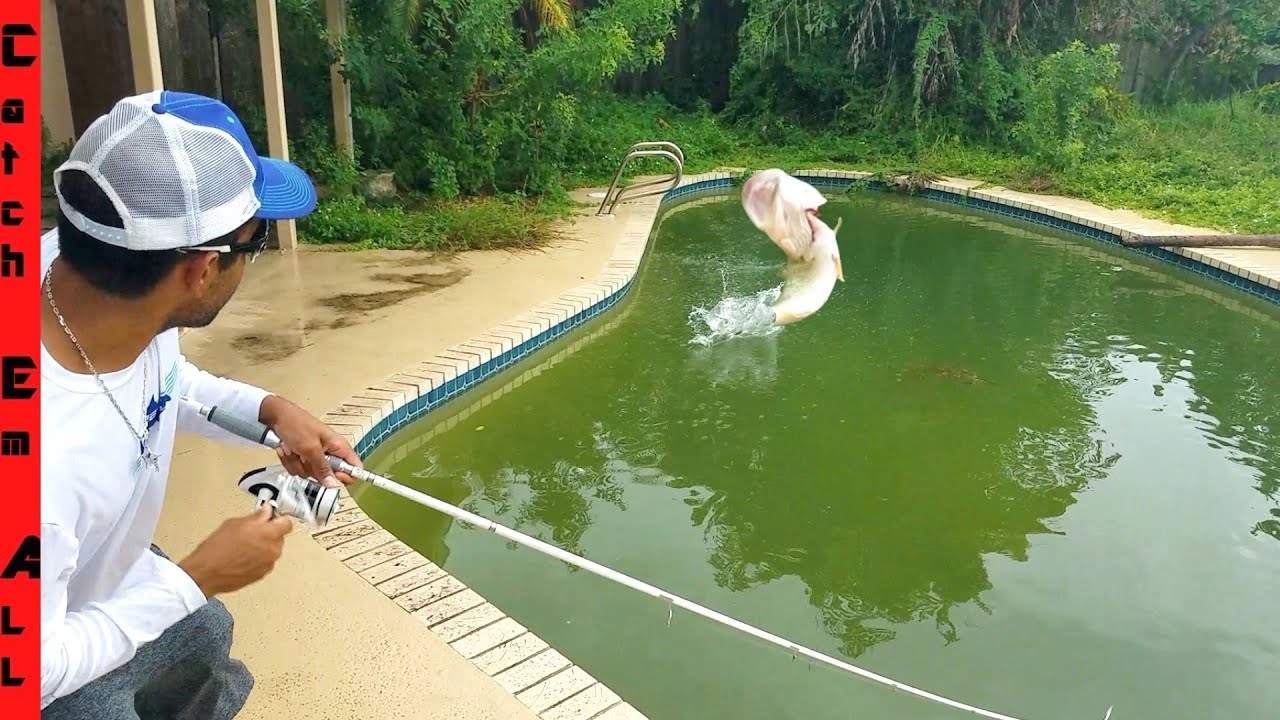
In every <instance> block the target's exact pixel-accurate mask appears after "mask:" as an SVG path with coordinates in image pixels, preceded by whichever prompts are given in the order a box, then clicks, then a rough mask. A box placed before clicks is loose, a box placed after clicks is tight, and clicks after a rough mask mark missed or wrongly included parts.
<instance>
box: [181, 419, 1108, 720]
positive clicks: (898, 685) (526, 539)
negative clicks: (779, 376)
mask: <svg viewBox="0 0 1280 720" xmlns="http://www.w3.org/2000/svg"><path fill="white" fill-rule="evenodd" d="M181 400H182V402H184V403H186V404H187V405H189V406H190V407H191V409H193V410H195V411H196V412H197V413H199V414H200V416H202V417H204V418H205V419H206V420H208V421H209V422H211V423H213V424H214V425H216V426H218V427H221V428H222V429H224V430H226V431H228V432H230V433H232V434H234V435H237V436H239V437H242V438H244V439H246V440H249V441H251V442H255V443H259V444H262V445H265V446H266V447H269V448H273V449H274V448H277V447H279V446H280V439H279V438H278V437H276V435H275V433H273V432H272V431H271V430H270V428H268V427H267V426H265V425H263V424H262V423H259V422H257V421H255V420H248V419H245V418H241V417H236V416H234V415H229V414H227V413H224V412H220V411H219V410H218V408H216V407H208V406H205V405H201V404H199V403H196V402H193V401H191V400H189V399H187V398H185V397H184V398H181ZM326 457H327V458H328V460H329V464H330V466H332V468H333V470H334V471H335V472H343V473H347V474H348V475H350V476H351V477H353V478H355V479H357V480H360V481H362V482H365V483H368V484H369V485H373V486H374V487H377V488H381V489H383V490H386V491H387V492H390V493H392V494H395V495H399V496H400V497H402V498H404V499H406V500H409V501H410V502H413V503H416V504H418V505H423V506H425V507H429V508H431V509H432V510H437V511H439V512H442V513H444V514H445V515H448V516H450V517H452V518H454V519H457V520H460V521H462V522H464V523H467V524H469V525H473V526H475V527H478V528H481V529H484V530H488V531H490V532H492V533H494V534H495V535H497V536H499V537H502V538H504V539H507V540H510V541H512V542H514V543H517V544H520V545H523V546H525V547H527V548H529V549H531V550H534V551H536V552H539V553H542V554H543V555H547V556H549V557H552V558H555V559H557V560H560V561H562V562H565V563H568V564H569V565H573V566H574V567H578V568H581V569H583V570H586V571H588V572H590V573H592V574H594V575H598V576H599V577H602V578H605V579H606V580H612V581H613V582H615V583H618V584H619V585H623V586H625V587H629V588H631V589H632V590H636V591H638V592H641V593H644V594H646V595H648V596H650V597H653V598H656V599H658V600H661V601H664V602H665V603H667V606H668V607H667V623H668V626H670V623H671V618H672V612H673V611H672V609H671V608H672V607H678V608H681V609H682V610H687V611H689V612H691V613H693V614H695V615H698V616H701V617H703V618H706V619H708V620H711V621H712V622H715V623H719V624H721V625H724V626H726V627H729V628H731V629H734V630H737V631H739V632H742V633H745V634H747V635H750V636H752V637H755V638H757V639H759V640H763V641H764V642H767V643H769V644H771V645H776V646H778V647H780V648H782V649H784V650H786V651H788V652H790V653H791V654H792V656H804V657H806V658H808V659H810V660H812V661H814V662H817V663H821V664H823V665H827V666H830V667H833V668H836V669H838V670H843V671H844V672H847V673H849V674H852V675H857V676H858V677H861V678H864V679H867V680H870V681H872V682H875V683H878V684H880V685H884V686H886V687H889V688H892V689H894V690H897V691H899V692H904V693H907V694H910V695H914V696H916V697H919V698H923V699H925V700H929V701H931V702H935V703H938V704H940V705H946V706H948V707H951V708H955V709H956V710H961V711H964V712H967V713H971V714H973V715H979V716H982V717H986V718H991V720H1019V719H1018V718H1015V717H1013V716H1011V715H1004V714H1001V713H998V712H995V711H993V710H985V709H983V708H980V707H976V706H974V705H969V704H967V703H963V702H960V701H959V700H953V699H951V698H948V697H944V696H942V695H937V694H935V693H931V692H929V691H927V690H921V689H920V688H917V687H913V686H911V685H907V684H906V683H902V682H898V681H897V680H894V679H892V678H889V677H885V676H884V675H880V674H878V673H874V672H871V671H870V670H865V669H863V668H860V667H858V666H856V665H853V664H850V663H847V662H845V661H843V660H839V659H837V658H834V657H831V656H830V655H825V654H823V653H821V652H818V651H817V650H814V649H812V648H809V647H806V646H804V645H800V644H799V643H795V642H792V641H790V640H787V639H786V638H783V637H780V636H778V635H774V634H773V633H770V632H768V631H766V630H762V629H760V628H758V627H755V626H754V625H749V624H747V623H745V622H742V621H741V620H737V619H735V618H732V617H729V616H728V615H725V614H723V613H720V612H717V611H715V610H712V609H710V608H707V607H704V606H702V605H699V604H698V603H695V602H693V601H692V600H687V599H685V598H683V597H680V596H679V595H675V594H673V593H670V592H667V591H666V590H663V589H662V588H659V587H656V586H654V585H650V584H649V583H646V582H644V581H643V580H637V579H636V578H633V577H631V576H630V575H626V574H623V573H621V572H618V571H617V570H614V569H612V568H610V567H606V566H604V565H601V564H600V563H597V562H595V561H593V560H588V559H586V558H583V557H579V556H577V555H574V554H573V553H570V552H567V551H565V550H562V549H560V548H558V547H556V546H555V545H551V544H549V543H546V542H543V541H542V540H539V539H537V538H534V537H530V536H529V535H525V534H524V533H522V532H519V531H517V530H513V529H511V528H509V527H506V526H505V525H499V524H498V523H496V522H494V521H492V520H489V519H487V518H484V517H481V516H479V515H476V514H475V513H472V512H468V511H467V510H463V509H462V508H459V507H456V506H454V505H450V504H449V503H447V502H444V501H443V500H439V499H437V498H435V497H432V496H430V495H428V494H426V493H423V492H420V491H418V490H414V489H412V488H408V487H405V486H404V485H401V484H399V483H397V482H395V481H393V480H389V479H387V478H385V477H382V476H381V475H377V474H375V473H372V472H369V471H368V470H365V469H363V468H357V467H354V466H352V465H351V464H349V463H347V462H346V461H344V460H342V459H341V458H337V457H333V456H332V455H327V456H326ZM1111 710H1112V708H1108V709H1107V714H1106V718H1104V720H1108V719H1109V718H1110V717H1111Z"/></svg>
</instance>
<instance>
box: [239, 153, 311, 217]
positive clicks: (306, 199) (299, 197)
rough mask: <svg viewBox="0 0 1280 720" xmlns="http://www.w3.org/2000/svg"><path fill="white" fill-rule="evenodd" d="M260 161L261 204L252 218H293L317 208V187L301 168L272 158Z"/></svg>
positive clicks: (259, 198)
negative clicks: (261, 180)
mask: <svg viewBox="0 0 1280 720" xmlns="http://www.w3.org/2000/svg"><path fill="white" fill-rule="evenodd" d="M260 161H261V163H262V178H263V184H262V194H261V195H259V196H258V200H259V201H261V203H262V207H260V208H258V212H256V213H254V217H258V218H262V219H264V220H296V219H298V218H300V217H303V216H305V215H308V214H309V213H310V212H311V211H312V210H315V209H316V188H315V185H313V184H312V183H311V178H309V177H307V174H306V173H305V172H303V170H302V168H300V167H298V166H297V165H294V164H293V163H288V162H284V161H283V160H276V159H274V158H265V157H264V158H260Z"/></svg>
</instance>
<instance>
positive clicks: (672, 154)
mask: <svg viewBox="0 0 1280 720" xmlns="http://www.w3.org/2000/svg"><path fill="white" fill-rule="evenodd" d="M657 148H662V149H657ZM633 157H665V158H667V159H669V160H671V162H673V163H675V166H676V172H675V174H674V175H672V176H671V177H669V178H662V179H659V180H646V181H645V182H642V183H639V184H636V185H628V186H627V187H624V188H621V189H618V181H619V180H621V179H622V173H623V171H624V170H626V168H627V163H628V162H631V158H633ZM683 179H684V151H683V150H681V149H680V146H679V145H676V144H675V143H673V142H667V141H665V140H656V141H646V142H638V143H636V144H634V145H632V146H631V147H630V148H628V149H627V154H626V155H625V156H623V158H622V162H621V163H619V165H618V171H617V172H616V173H614V175H613V182H611V183H609V189H608V190H606V191H605V193H604V198H603V199H602V200H601V201H600V207H599V208H598V209H597V210H596V215H612V214H613V209H614V208H615V207H617V206H618V203H619V202H622V196H623V195H624V194H626V193H627V192H628V191H634V190H636V189H638V188H643V187H649V186H652V185H667V187H664V188H662V189H661V190H650V191H648V192H643V193H632V194H631V195H630V196H628V198H627V199H629V200H631V199H635V198H639V197H645V196H647V195H658V194H662V193H667V192H670V191H671V190H672V189H674V188H675V187H676V186H678V185H679V184H680V181H681V180H683ZM614 190H618V193H617V195H614V193H613V191H614ZM611 195H613V201H612V202H610V200H609V196H611ZM606 205H607V206H608V207H609V209H608V211H607V212H606V211H605V206H606Z"/></svg>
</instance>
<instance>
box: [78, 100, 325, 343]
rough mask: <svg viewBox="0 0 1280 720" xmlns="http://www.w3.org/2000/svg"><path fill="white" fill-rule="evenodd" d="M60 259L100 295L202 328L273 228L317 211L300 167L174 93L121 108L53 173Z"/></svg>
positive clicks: (227, 119)
mask: <svg viewBox="0 0 1280 720" xmlns="http://www.w3.org/2000/svg"><path fill="white" fill-rule="evenodd" d="M54 186H55V189H56V190H57V192H58V199H59V210H60V212H59V217H58V237H59V244H60V246H61V251H60V256H61V258H62V261H63V262H64V263H65V264H66V266H68V267H69V268H70V269H71V270H72V271H73V272H75V273H76V274H78V275H79V276H81V277H82V278H83V279H84V280H85V281H86V282H88V283H89V284H90V285H92V286H93V287H94V288H96V289H97V290H98V291H99V292H101V293H103V294H105V295H108V296H110V297H114V298H119V299H122V300H131V301H143V302H145V303H147V304H148V305H150V306H152V307H154V308H156V310H157V311H158V312H163V313H165V315H166V317H167V318H168V322H167V326H168V327H202V326H204V325H208V324H209V323H210V322H212V321H213V319H214V317H216V316H217V314H218V312H219V311H220V310H221V309H222V307H223V306H224V305H226V303H227V301H229V300H230V299H231V296H232V295H233V294H234V293H235V291H236V288H237V287H238V286H239V284H240V279H241V278H242V277H243V275H244V269H245V265H246V264H247V263H248V262H249V261H250V260H251V259H252V258H254V257H256V256H257V253H258V252H260V251H261V250H262V249H263V248H264V247H265V246H266V242H267V230H268V227H269V223H270V221H271V220H284V219H294V218H299V217H302V216H304V215H306V214H307V213H309V212H311V210H313V209H314V208H315V204H316V195H315V188H314V187H313V186H312V184H311V181H310V179H308V178H307V176H306V174H305V173H304V172H303V171H302V170H301V169H299V168H298V167H297V166H294V165H292V164H290V163H287V162H283V161H279V160H273V159H270V158H263V157H260V156H259V155H258V154H257V152H256V151H255V150H254V148H253V144H252V142H251V141H250V140H249V137H248V134H247V133H246V132H245V130H244V127H243V126H242V125H241V124H240V121H239V119H238V118H237V117H236V116H235V114H234V113H232V112H231V110H230V109H229V108H227V106H226V105H223V104H222V103H220V102H218V101H216V100H213V99H211V98H207V97H203V96H200V95H191V94H186V93H175V92H155V93H147V94H145V95H140V96H136V97H131V98H126V99H124V100H121V101H120V102H119V103H117V104H116V106H115V107H114V108H113V109H112V110H111V112H110V113H108V114H107V115H105V116H103V117H101V118H99V119H98V120H97V121H95V122H94V124H93V125H91V126H90V127H89V129H88V130H86V131H85V133H84V135H83V136H82V137H81V138H80V140H79V141H78V142H77V143H76V145H75V147H74V148H73V149H72V152H71V156H70V158H69V159H68V160H67V162H66V163H64V164H63V165H62V166H61V167H59V168H58V170H57V171H56V172H55V174H54Z"/></svg>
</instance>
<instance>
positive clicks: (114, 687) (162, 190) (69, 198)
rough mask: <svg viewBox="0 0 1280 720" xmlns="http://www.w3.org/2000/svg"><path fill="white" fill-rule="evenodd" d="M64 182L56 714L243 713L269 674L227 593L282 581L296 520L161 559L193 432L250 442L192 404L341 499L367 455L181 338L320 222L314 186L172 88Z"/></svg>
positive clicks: (105, 128)
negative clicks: (265, 444) (266, 446)
mask: <svg viewBox="0 0 1280 720" xmlns="http://www.w3.org/2000/svg"><path fill="white" fill-rule="evenodd" d="M54 177H55V180H54V182H55V187H56V190H57V192H58V201H59V209H60V213H59V216H58V226H57V229H56V230H54V231H51V232H50V233H49V234H48V235H46V236H45V238H44V239H43V242H42V247H41V271H42V273H43V280H42V283H41V286H40V292H41V298H42V300H43V303H42V308H41V368H40V375H41V378H42V384H41V432H42V438H43V440H42V445H43V447H44V453H43V456H42V458H41V476H42V477H41V508H40V513H41V553H42V557H41V566H42V567H41V572H42V576H41V628H40V629H41V650H40V655H41V695H42V700H41V707H42V712H41V716H42V717H47V718H59V719H61V718H95V719H99V718H100V719H103V720H114V719H116V718H139V717H142V718H148V717H156V718H161V717H163V718H192V719H194V718H200V719H201V720H219V719H221V718H229V717H232V716H234V715H235V714H236V713H237V712H239V710H240V708H241V707H242V706H243V704H244V702H245V699H246V698H247V696H248V694H249V691H250V689H251V688H252V686H253V678H252V676H251V675H250V674H249V673H248V671H247V670H246V669H245V667H244V665H242V664H241V663H239V662H238V661H234V660H232V659H230V658H229V657H228V652H229V650H230V645H231V618H230V615H229V614H227V612H226V609H225V608H224V607H223V606H222V604H221V603H220V602H219V601H218V600H216V599H215V596H217V595H220V594H223V593H228V592H233V591H235V590H238V589H240V588H242V587H244V586H246V585H249V584H251V583H253V582H256V581H257V580H259V579H261V578H262V577H264V576H265V575H266V574H267V573H268V572H270V571H271V569H272V567H273V566H274V563H275V562H276V560H277V559H278V558H279V556H280V553H281V551H282V549H283V542H284V536H285V534H286V533H287V532H288V531H289V529H290V527H291V525H290V521H289V520H288V519H287V518H283V517H281V518H275V519H273V518H272V515H271V512H270V510H269V509H267V508H264V509H263V510H261V511H259V512H257V513H254V514H252V515H249V516H246V517H239V518H233V519H230V520H227V521H226V522H225V523H223V524H222V525H221V526H220V527H219V528H218V529H217V530H216V531H215V532H214V533H213V534H212V535H210V536H209V537H208V538H206V539H205V540H204V541H203V542H201V543H200V544H199V545H198V546H197V547H196V548H195V550H193V551H192V552H191V553H190V554H189V555H187V556H186V557H185V558H183V559H182V560H180V561H179V562H177V563H175V562H173V561H171V560H169V559H168V558H167V557H165V556H164V555H163V554H161V553H160V552H159V551H158V550H157V549H155V548H153V547H151V539H152V535H153V533H154V531H155V527H156V521H157V519H158V517H159V514H160V508H161V504H162V502H163V499H164V493H165V485H166V483H167V480H168V471H169V463H170V460H171V458H172V455H173V445H174V436H175V433H176V432H177V431H179V430H181V431H184V432H194V433H197V434H201V435H205V436H207V437H210V438H215V439H221V440H226V441H232V442H241V443H243V442H245V441H243V440H239V439H237V438H233V437H232V436H230V435H229V434H225V433H224V432H223V431H222V430H220V429H217V428H216V427H214V426H213V425H210V424H209V423H207V422H206V421H204V420H203V419H202V418H201V417H199V416H198V415H197V414H196V413H194V412H191V411H190V410H187V409H186V408H184V407H183V403H181V402H179V400H180V399H181V398H183V397H188V398H190V399H192V400H194V401H196V402H199V403H202V404H204V405H217V406H218V407H220V408H222V409H223V410H224V411H228V412H232V413H236V414H240V415H242V416H245V417H251V418H256V419H258V420H260V421H261V422H263V423H266V424H267V425H269V426H270V427H272V428H273V429H274V430H275V432H276V434H277V435H278V436H279V437H280V438H281V440H282V442H283V445H282V448H281V449H280V451H279V455H280V459H281V462H282V464H283V465H284V466H285V468H286V469H287V470H288V471H290V472H292V473H293V474H295V475H303V476H310V477H314V478H316V479H318V480H320V481H322V482H324V483H325V484H327V485H331V486H332V485H335V484H336V483H337V482H338V481H339V479H338V478H335V477H334V474H333V473H332V471H331V470H329V465H328V463H327V462H326V461H325V457H324V454H325V453H326V452H328V453H331V454H334V455H337V456H339V457H342V458H343V459H345V460H347V461H348V462H350V463H352V464H353V465H357V466H358V465H359V463H360V460H359V458H358V457H357V456H356V454H355V452H354V451H353V450H352V448H351V446H350V445H349V444H348V443H347V442H346V441H345V440H343V439H342V438H341V437H340V436H339V435H338V434H337V433H336V432H334V431H333V430H332V429H330V428H329V427H327V426H325V425H324V424H322V423H321V422H320V421H318V420H316V419H315V418H314V417H312V416H311V415H309V414H308V413H306V412H305V411H303V410H302V409H301V408H299V407H298V406H296V405H294V404H292V403H290V402H288V401H286V400H284V399H282V398H279V397H277V396H275V395H271V394H269V393H268V392H267V391H265V390H260V389H258V388H255V387H252V386H249V385H245V384H242V383H239V382H235V381H232V380H227V379H223V378H219V377H216V376H213V375H211V374H209V373H206V372H204V371H201V370H199V369H198V368H196V367H195V366H193V365H192V364H191V363H189V362H187V360H186V359H185V358H184V357H183V356H182V355H181V353H180V351H179V349H178V328H180V327H204V326H206V325H208V324H209V323H211V322H213V320H214V318H215V317H216V316H217V315H218V313H219V311H220V310H221V309H222V307H223V306H224V305H226V303H227V301H228V300H230V298H231V296H232V295H233V294H234V293H235V291H236V288H237V287H238V286H239V284H240V280H241V278H242V276H243V274H244V272H245V268H246V266H247V265H248V264H249V263H250V262H252V261H253V259H255V258H256V257H257V254H258V253H259V252H261V251H262V250H263V248H264V247H265V246H266V243H267V227H268V222H269V221H271V220H282V219H291V218H298V217H302V216H304V215H306V214H307V213H309V212H311V211H312V210H313V209H314V207H315V204H316V194H315V189H314V187H313V186H312V184H311V181H310V180H309V179H308V178H307V176H306V175H305V174H304V173H303V172H302V170H300V169H299V168H297V167H295V166H293V165H290V164H288V163H285V162H281V161H277V160H271V159H268V158H260V157H259V156H258V154H257V153H256V151H255V150H254V148H253V145H252V143H251V142H250V140H249V138H248V135H247V134H246V133H245V130H244V128H243V127H242V125H241V124H240V121H239V120H238V118H237V117H236V116H235V114H234V113H232V112H231V110H230V109H229V108H227V107H226V106H225V105H223V104H222V103H220V102H217V101H215V100H212V99H210V98H205V97H201V96H198V95H189V94H183V93H173V92H156V93H149V94H145V95H141V96H137V97H132V98H126V99H124V100H122V101H120V102H119V103H118V104H116V106H115V107H114V108H113V109H112V110H111V111H110V112H109V113H108V114H107V115H105V116H103V117H101V118H99V119H98V120H97V121H96V122H95V123H94V124H93V125H92V126H90V127H89V129H88V130H86V131H85V133H84V135H83V137H81V138H80V140H79V142H77V143H76V145H75V147H74V149H73V150H72V152H71V157H70V159H69V160H68V161H67V162H66V163H65V164H63V165H62V166H61V167H60V168H59V169H58V170H57V172H56V173H55V176H54ZM229 472H230V471H229ZM232 480H234V478H233V477H229V478H228V486H230V483H231V481H232ZM341 481H342V482H350V481H351V478H349V477H345V476H343V477H342V478H341Z"/></svg>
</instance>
